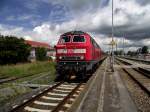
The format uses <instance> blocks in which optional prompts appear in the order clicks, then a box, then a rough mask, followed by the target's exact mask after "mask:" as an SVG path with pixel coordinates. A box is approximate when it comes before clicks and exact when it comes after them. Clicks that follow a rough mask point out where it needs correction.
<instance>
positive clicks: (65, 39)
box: [60, 36, 71, 43]
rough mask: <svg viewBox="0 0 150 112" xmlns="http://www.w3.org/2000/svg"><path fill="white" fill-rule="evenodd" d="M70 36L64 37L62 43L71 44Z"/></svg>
mask: <svg viewBox="0 0 150 112" xmlns="http://www.w3.org/2000/svg"><path fill="white" fill-rule="evenodd" d="M70 40H71V39H70V36H63V37H62V38H61V40H60V42H61V43H66V42H70Z"/></svg>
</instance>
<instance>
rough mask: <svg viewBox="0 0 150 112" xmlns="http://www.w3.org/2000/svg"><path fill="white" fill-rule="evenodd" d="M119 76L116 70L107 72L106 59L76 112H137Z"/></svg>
mask: <svg viewBox="0 0 150 112" xmlns="http://www.w3.org/2000/svg"><path fill="white" fill-rule="evenodd" d="M119 74H120V73H119V72H118V71H117V70H115V72H113V73H112V72H109V65H108V60H107V59H106V61H105V62H104V63H103V64H102V66H101V67H100V68H99V69H98V71H97V72H96V76H95V79H94V80H93V82H92V83H91V85H90V88H89V91H88V92H87V93H86V94H85V95H84V98H83V100H82V101H81V102H80V105H79V107H77V109H76V112H137V109H136V106H135V104H134V103H133V101H132V99H131V97H130V95H129V93H128V91H127V89H126V87H125V86H124V84H123V82H122V80H121V78H120V75H119Z"/></svg>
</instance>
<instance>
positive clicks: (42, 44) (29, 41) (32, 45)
mask: <svg viewBox="0 0 150 112" xmlns="http://www.w3.org/2000/svg"><path fill="white" fill-rule="evenodd" d="M25 42H26V43H27V44H29V45H31V47H44V48H47V49H52V47H51V46H50V45H49V44H47V43H43V42H36V41H31V40H25Z"/></svg>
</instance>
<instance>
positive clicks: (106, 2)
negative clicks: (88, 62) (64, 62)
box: [0, 0, 150, 49]
mask: <svg viewBox="0 0 150 112" xmlns="http://www.w3.org/2000/svg"><path fill="white" fill-rule="evenodd" d="M37 1H38V2H37V3H39V1H40V2H43V3H45V4H52V5H50V6H53V8H52V9H50V11H49V14H48V15H49V16H48V17H49V20H47V21H41V22H40V24H38V23H37V21H34V20H32V21H31V22H32V24H33V26H34V27H33V29H30V30H29V29H24V28H20V27H19V28H20V29H19V28H17V27H14V28H12V29H10V28H9V27H8V26H7V27H5V28H4V26H2V27H3V28H4V29H3V30H2V31H1V32H3V33H4V34H6V33H9V34H10V33H12V34H15V35H19V36H23V37H25V38H29V39H32V40H37V41H42V42H48V43H50V44H55V43H56V42H57V40H58V39H59V36H60V35H61V34H62V33H65V32H67V31H70V30H82V31H85V32H88V33H89V34H91V35H92V37H94V38H95V40H96V41H97V42H98V43H99V44H100V46H101V47H102V48H103V49H109V47H108V45H106V44H109V42H110V41H111V38H110V36H111V33H112V32H111V0H100V1H98V0H94V1H91V0H56V1H54V0H53V1H52V0H37ZM37 3H35V4H37ZM38 5H39V4H38ZM30 7H32V5H31V6H30V5H29V7H28V8H30ZM37 7H39V6H36V5H35V7H34V9H36V8H37ZM31 18H32V19H33V18H34V17H33V16H30V15H24V16H22V17H20V20H24V19H26V20H30V19H31ZM11 19H12V20H13V19H14V18H13V17H11V16H10V17H8V20H11ZM149 20H150V3H149V2H148V1H146V0H143V1H141V2H140V0H114V37H115V39H117V41H118V46H119V47H120V48H122V37H125V41H126V48H130V47H131V48H134V47H141V46H143V45H147V46H150V39H149V38H150V32H149V29H150V24H149ZM0 29H1V28H0ZM9 31H10V32H9ZM133 46H134V47H133Z"/></svg>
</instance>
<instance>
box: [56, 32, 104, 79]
mask: <svg viewBox="0 0 150 112" xmlns="http://www.w3.org/2000/svg"><path fill="white" fill-rule="evenodd" d="M55 48H56V61H57V65H56V71H57V74H58V76H57V78H58V77H59V78H62V77H67V76H66V75H68V72H70V71H73V72H74V73H75V74H76V76H77V77H79V78H83V77H85V75H86V72H90V71H92V70H93V68H94V67H96V66H97V65H98V64H99V62H100V61H101V60H102V50H101V48H100V47H99V45H98V44H97V43H96V42H95V40H94V39H93V38H92V37H91V36H90V35H89V34H87V33H85V32H82V31H71V32H67V33H64V34H62V35H61V36H60V39H59V41H58V43H57V45H56V46H55Z"/></svg>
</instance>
